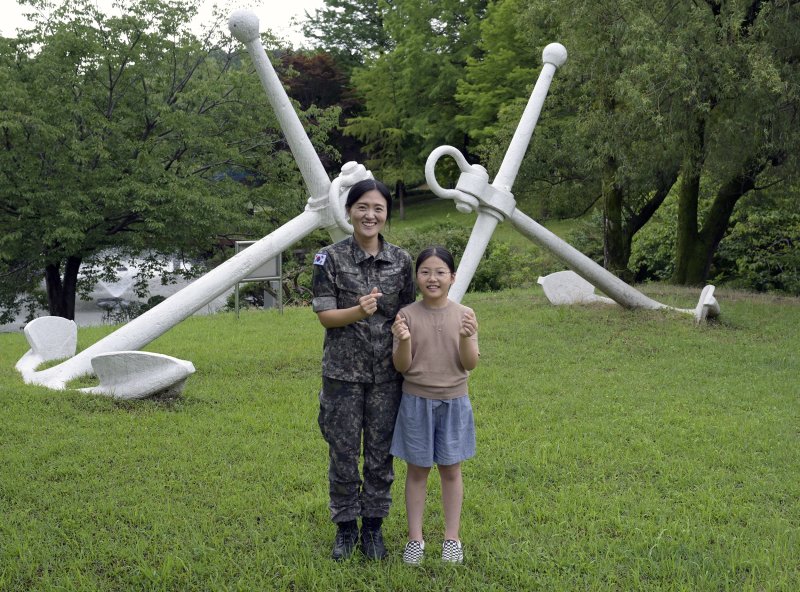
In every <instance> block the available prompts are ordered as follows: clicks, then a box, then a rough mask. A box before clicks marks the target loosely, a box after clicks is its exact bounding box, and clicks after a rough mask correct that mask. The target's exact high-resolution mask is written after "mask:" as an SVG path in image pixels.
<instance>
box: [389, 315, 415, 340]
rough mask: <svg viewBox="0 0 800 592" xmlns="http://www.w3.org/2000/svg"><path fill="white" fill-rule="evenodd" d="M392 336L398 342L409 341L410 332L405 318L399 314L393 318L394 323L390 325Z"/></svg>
mask: <svg viewBox="0 0 800 592" xmlns="http://www.w3.org/2000/svg"><path fill="white" fill-rule="evenodd" d="M392 335H394V336H395V337H397V339H399V340H400V341H407V340H408V339H411V331H409V330H408V323H407V322H406V319H405V317H404V316H403V315H401V314H400V313H399V312H398V313H397V316H396V317H395V318H394V323H392Z"/></svg>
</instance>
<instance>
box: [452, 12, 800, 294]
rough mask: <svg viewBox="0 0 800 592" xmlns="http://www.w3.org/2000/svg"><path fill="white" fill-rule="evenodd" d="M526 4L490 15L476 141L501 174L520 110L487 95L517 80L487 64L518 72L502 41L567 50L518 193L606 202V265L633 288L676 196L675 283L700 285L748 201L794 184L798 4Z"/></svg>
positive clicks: (479, 67) (469, 90)
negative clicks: (650, 234)
mask: <svg viewBox="0 0 800 592" xmlns="http://www.w3.org/2000/svg"><path fill="white" fill-rule="evenodd" d="M524 4H525V5H526V6H524V8H523V7H522V6H521V3H519V2H517V0H505V1H501V2H497V3H496V4H493V5H492V6H491V7H490V9H489V11H488V16H487V19H486V21H485V22H484V31H487V33H484V34H483V37H482V43H483V44H484V46H483V49H484V52H485V54H484V56H483V57H482V58H481V60H478V61H476V62H474V63H471V64H470V66H469V67H468V73H467V76H466V79H465V80H466V83H465V84H462V86H461V87H460V92H461V94H460V100H461V101H462V104H463V105H464V106H465V107H466V109H465V111H467V113H468V117H469V116H472V119H469V118H468V117H465V118H463V119H462V121H464V122H465V123H467V124H468V125H469V126H470V129H468V133H470V134H471V135H473V137H475V138H476V139H478V140H479V141H482V146H483V149H484V153H485V154H488V155H489V156H490V157H491V158H490V159H489V160H490V165H492V166H497V165H498V164H499V159H500V158H501V156H502V153H501V150H504V149H505V146H506V145H507V141H505V140H506V138H508V137H510V133H511V131H512V130H513V126H515V125H516V122H517V119H518V116H519V115H518V114H519V113H520V112H521V105H520V106H517V105H516V104H515V102H514V101H509V100H508V99H506V98H505V97H503V96H498V97H497V98H493V97H491V96H487V95H485V94H483V95H482V94H481V90H482V89H486V88H491V87H492V86H493V85H495V81H496V86H501V85H503V84H513V79H510V78H505V79H502V78H499V77H498V75H497V74H496V73H494V72H493V68H495V66H493V64H492V59H494V60H496V61H499V62H502V61H504V60H505V62H506V63H510V64H512V65H514V64H515V62H514V60H513V57H510V54H509V49H508V47H507V46H508V42H507V41H506V40H507V39H519V35H520V33H521V32H522V33H524V34H525V35H527V36H529V37H531V38H533V39H540V40H541V46H543V45H544V44H545V43H547V42H550V41H560V42H562V43H563V44H564V45H565V46H566V47H567V48H568V51H569V54H570V58H569V62H568V63H567V65H566V66H565V67H564V68H563V72H559V73H558V74H557V75H556V77H555V79H554V82H553V86H552V87H551V95H550V96H549V97H548V102H547V103H546V109H545V111H544V112H543V115H542V120H541V121H540V124H539V127H538V128H537V131H536V135H535V138H534V140H533V144H532V146H531V149H530V154H529V155H528V158H527V159H526V161H525V163H524V164H523V167H522V170H521V171H520V177H519V179H518V184H519V183H520V181H521V185H522V187H534V188H536V189H538V190H539V191H540V192H541V194H542V195H543V196H545V197H546V198H548V199H551V198H553V197H558V196H559V195H564V194H566V195H569V194H570V193H571V194H572V195H573V198H574V199H575V200H576V201H578V202H579V203H580V206H579V207H580V208H582V206H583V205H584V204H586V203H592V202H593V201H594V199H595V198H597V199H599V200H600V204H601V208H602V211H603V236H604V263H605V265H606V267H607V268H609V269H610V270H612V271H614V272H615V273H617V274H619V275H621V276H623V277H625V278H626V279H629V278H630V277H631V273H630V271H629V270H628V259H629V257H630V252H631V241H632V238H633V236H634V235H635V234H636V233H637V232H638V231H639V230H640V229H641V228H642V227H643V226H644V225H645V224H646V223H647V222H648V221H649V220H650V219H651V217H652V215H653V213H654V212H655V211H656V210H657V209H658V208H659V207H660V206H661V204H662V203H663V201H664V199H665V198H666V196H667V195H668V194H669V192H670V191H677V192H679V193H680V195H681V199H680V207H679V208H678V216H679V221H678V231H677V232H678V236H677V239H676V241H675V243H676V245H677V246H676V255H675V256H676V261H675V266H674V274H673V276H672V279H673V280H674V281H676V282H679V283H686V284H697V283H702V282H703V281H704V280H705V279H707V277H708V274H709V270H710V265H711V261H712V258H713V255H714V252H715V250H716V248H717V245H718V244H719V241H720V240H721V239H722V237H723V236H724V235H725V232H726V230H727V229H728V227H729V226H730V222H731V219H732V218H731V215H732V214H733V212H734V208H735V206H736V204H737V202H738V201H739V199H740V198H741V197H742V196H743V195H746V194H747V193H748V192H750V191H753V190H755V189H757V188H758V187H759V186H766V185H768V184H770V183H777V182H780V183H791V182H793V181H792V180H793V179H795V178H796V171H797V166H796V155H797V153H798V150H797V140H798V137H799V136H798V133H797V126H796V124H794V123H793V122H794V121H795V119H796V117H797V113H798V110H797V107H798V100H797V88H798V84H797V73H798V71H797V63H798V57H799V56H798V47H799V46H800V45H799V44H798V31H800V27H798V22H797V19H798V12H799V11H798V8H797V2H785V1H784V2H780V1H778V2H762V1H744V0H740V1H733V2H722V3H721V2H716V1H713V0H709V1H708V2H697V3H694V2H678V3H675V2H655V3H653V2H647V3H644V2H641V0H621V1H616V0H615V1H614V2H611V1H604V0H600V1H598V2H593V3H585V2H578V1H577V0H567V1H565V2H560V3H558V4H553V3H551V2H543V1H541V2H540V1H536V2H528V3H524ZM510 5H517V6H520V8H521V11H520V12H519V16H518V18H516V19H513V18H509V16H508V14H507V13H504V12H503V9H505V10H511V6H510ZM512 14H513V10H512ZM491 27H496V28H497V29H498V31H499V33H498V31H491V30H490V29H491ZM502 31H506V33H505V35H504V34H503V33H502ZM488 32H491V34H488ZM493 56H494V57H493ZM504 56H505V57H504ZM525 65H526V62H524V61H520V65H518V66H517V67H518V68H524V67H525ZM512 71H513V70H512ZM493 101H494V102H493ZM497 103H501V106H500V108H499V109H497V113H498V114H497V119H496V120H492V118H491V111H492V110H495V105H496V104H497ZM521 191H524V189H521ZM703 201H707V202H709V205H708V206H707V207H706V206H704V205H703V204H702V202H703ZM579 211H580V210H579Z"/></svg>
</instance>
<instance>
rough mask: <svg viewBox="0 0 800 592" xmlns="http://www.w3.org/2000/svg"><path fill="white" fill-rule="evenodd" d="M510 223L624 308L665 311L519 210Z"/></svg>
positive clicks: (660, 305) (662, 306) (515, 212)
mask: <svg viewBox="0 0 800 592" xmlns="http://www.w3.org/2000/svg"><path fill="white" fill-rule="evenodd" d="M510 220H511V224H512V225H513V226H514V228H516V229H517V230H518V231H519V232H521V233H522V234H524V235H525V236H527V237H528V238H530V239H531V240H532V241H533V242H535V243H536V244H538V245H539V246H541V247H543V248H544V249H546V250H547V251H549V252H551V253H552V254H553V255H555V256H556V257H558V258H559V259H560V260H561V261H563V262H564V263H566V264H567V266H569V267H570V269H572V270H573V271H574V272H575V273H577V274H578V275H579V276H581V277H582V278H583V279H585V280H586V281H587V282H589V283H590V284H592V285H594V286H595V287H596V288H599V289H600V290H602V291H603V292H604V293H605V294H606V295H608V296H609V297H611V298H612V299H613V300H614V301H616V302H617V303H619V304H621V305H622V306H624V307H625V308H645V309H660V308H666V306H665V305H663V304H661V303H659V302H656V301H655V300H652V299H650V298H648V297H647V296H645V295H644V294H642V293H641V292H639V291H638V290H636V289H634V288H632V287H631V286H629V285H628V284H626V283H625V282H623V281H622V280H621V279H619V278H618V277H617V276H615V275H614V274H613V273H611V272H610V271H608V270H607V269H605V268H604V267H602V266H600V265H598V264H597V263H595V262H594V261H592V260H591V259H590V258H589V257H587V256H586V255H584V254H583V253H581V252H580V251H578V250H577V249H576V248H574V247H572V246H571V245H569V244H568V243H566V242H564V241H563V240H561V239H560V238H559V237H557V236H556V235H555V234H553V233H552V232H550V231H549V230H547V229H546V228H545V227H544V226H542V225H540V224H537V223H536V222H535V221H534V220H532V219H531V218H529V217H528V216H526V215H525V214H523V213H522V212H520V211H519V210H515V211H514V213H513V214H512V216H511V218H510Z"/></svg>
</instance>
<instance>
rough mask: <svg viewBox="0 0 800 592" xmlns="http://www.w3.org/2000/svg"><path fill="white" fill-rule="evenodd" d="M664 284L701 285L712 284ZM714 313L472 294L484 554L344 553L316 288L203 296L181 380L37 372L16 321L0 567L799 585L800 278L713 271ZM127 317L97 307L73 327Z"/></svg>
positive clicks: (11, 585)
mask: <svg viewBox="0 0 800 592" xmlns="http://www.w3.org/2000/svg"><path fill="white" fill-rule="evenodd" d="M645 291H646V292H647V293H648V295H650V296H653V297H655V298H657V299H659V300H661V301H665V302H668V303H670V304H676V305H680V306H687V307H690V306H693V305H694V302H695V299H696V296H697V294H696V290H691V291H687V290H681V289H675V288H664V287H660V286H650V287H648V288H646V290H645ZM718 296H719V299H720V302H721V305H722V310H723V316H722V319H721V321H720V322H718V323H716V324H713V325H710V326H704V327H694V326H693V324H692V322H691V320H690V319H688V318H686V317H683V316H680V315H677V314H673V313H661V312H641V311H639V312H628V311H624V310H621V309H618V308H615V307H574V308H556V307H552V306H550V305H549V304H547V303H546V302H545V300H544V297H543V296H542V295H541V292H540V291H538V290H536V289H534V290H530V291H527V290H512V291H507V292H502V293H497V294H469V295H467V298H466V299H465V302H466V303H467V304H469V305H471V306H473V307H474V308H475V310H476V312H477V314H478V317H479V320H480V322H481V352H482V361H481V364H480V366H479V367H478V369H477V370H476V371H475V372H474V374H473V377H472V380H471V391H472V399H473V405H474V407H475V410H476V423H477V429H478V455H477V457H476V458H475V459H472V460H470V461H468V462H467V463H465V466H464V474H465V486H466V500H465V505H464V512H463V529H462V537H463V540H464V543H465V549H466V553H467V564H466V565H464V566H463V567H461V568H455V569H453V568H448V566H442V565H439V563H438V562H437V561H436V559H435V552H436V549H437V547H438V546H439V545H440V544H441V532H442V514H441V510H440V506H439V488H438V483H437V479H436V478H435V476H434V477H432V479H431V483H430V487H429V504H428V513H427V515H426V538H427V540H428V542H429V546H430V549H431V555H433V557H431V558H429V559H428V560H427V561H426V563H425V564H424V566H423V567H422V568H421V569H408V568H407V567H406V566H404V565H403V564H402V562H401V560H400V557H399V553H400V550H401V548H402V545H403V542H404V533H405V524H404V522H405V520H404V512H403V491H402V482H403V477H404V468H403V466H402V463H397V472H398V486H397V487H396V488H395V489H394V493H395V503H396V505H395V507H394V510H393V513H392V515H391V517H390V518H389V520H388V521H387V524H386V529H385V530H386V536H387V542H388V545H389V547H390V550H391V552H392V555H391V558H390V559H389V560H388V561H386V562H383V563H379V564H366V563H363V562H362V561H360V560H355V561H353V562H348V563H345V564H343V565H338V564H334V563H332V562H331V561H330V560H329V559H328V558H327V557H328V553H329V545H330V542H331V539H332V534H333V530H332V527H331V525H330V523H329V522H328V512H327V507H326V506H327V502H326V498H327V493H326V491H327V482H326V448H325V445H324V443H323V441H322V438H321V437H320V436H319V433H318V429H317V426H316V412H317V401H316V392H317V390H318V388H319V378H318V373H319V357H320V350H321V342H322V330H321V328H320V327H319V325H318V324H317V322H316V320H315V319H314V318H313V314H312V313H311V312H310V310H308V309H287V310H286V312H285V314H283V315H279V314H278V313H276V312H274V311H268V312H245V313H243V314H242V318H241V319H240V320H238V321H237V319H236V318H235V317H234V316H233V315H231V314H221V315H216V316H210V317H195V318H191V319H189V320H188V321H185V322H184V323H182V324H181V325H180V326H178V327H177V328H175V329H173V330H172V331H170V332H169V333H167V334H166V335H164V336H163V337H161V338H160V339H158V340H157V341H156V342H154V343H153V344H152V345H151V346H150V347H149V348H148V349H150V350H152V351H158V352H161V353H166V354H170V355H174V356H177V357H180V358H184V359H189V360H192V362H193V363H194V364H195V366H196V367H197V373H196V374H195V375H194V376H193V377H191V378H190V380H189V382H188V384H187V388H186V391H185V393H184V396H183V397H182V398H180V399H178V400H175V401H172V402H157V401H141V402H135V403H118V402H114V401H112V400H108V399H105V398H102V397H96V396H87V395H82V394H79V393H76V392H74V391H72V392H69V391H68V392H52V391H49V390H46V389H42V388H38V387H29V386H25V385H23V384H22V383H21V381H20V380H19V377H18V375H17V374H16V373H15V371H14V370H13V365H14V363H15V362H16V360H17V359H19V357H20V356H21V355H22V354H23V353H24V351H25V350H26V349H27V347H26V344H25V342H24V338H23V336H22V335H19V334H0V384H1V385H2V387H0V418H2V421H0V459H2V461H1V462H0V590H131V589H153V590H236V589H241V590H257V589H265V590H269V589H285V590H333V589H339V590H357V589H369V590H394V589H406V590H509V589H518V590H535V589H541V590H578V589H580V590H737V591H738V590H786V591H794V590H797V589H800V567H799V565H800V561H799V560H800V552H798V549H799V548H800V529H799V527H798V525H800V505H799V504H798V500H800V457H799V456H798V455H797V450H798V444H800V442H799V440H800V433H799V432H798V429H797V426H798V424H799V423H800V402H798V391H799V390H800V389H798V386H800V379H798V375H800V367H799V366H800V364H798V356H797V351H799V350H800V301H798V300H797V299H779V298H774V297H768V296H753V295H748V294H742V293H735V292H726V291H724V290H720V291H718ZM110 330H111V329H109V328H92V329H82V330H81V331H80V334H79V338H80V343H79V347H80V348H84V347H86V346H87V345H88V344H90V343H92V342H94V341H96V340H97V339H99V338H100V337H101V336H102V335H103V334H105V333H107V332H109V331H110Z"/></svg>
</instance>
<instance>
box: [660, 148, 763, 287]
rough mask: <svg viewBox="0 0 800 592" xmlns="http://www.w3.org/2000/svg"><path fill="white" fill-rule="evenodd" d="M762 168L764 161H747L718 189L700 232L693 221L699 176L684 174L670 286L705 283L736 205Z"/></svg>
mask: <svg viewBox="0 0 800 592" xmlns="http://www.w3.org/2000/svg"><path fill="white" fill-rule="evenodd" d="M765 166H766V163H765V162H760V163H758V162H751V163H749V164H748V165H747V167H746V168H745V170H744V171H742V172H741V173H740V174H738V175H736V176H735V177H733V178H732V179H730V180H728V181H727V182H726V183H724V184H723V185H722V186H721V187H720V188H719V190H718V191H717V195H716V197H715V198H714V202H713V203H712V204H711V208H710V209H709V211H708V213H707V214H706V217H705V221H704V223H703V228H702V230H698V222H697V203H698V199H699V194H700V175H699V174H694V175H692V174H686V176H685V177H684V179H683V181H682V183H681V191H680V197H679V209H678V236H677V244H676V248H675V270H674V272H673V275H672V281H673V282H674V283H677V284H683V285H685V286H701V285H703V284H705V283H706V282H707V281H708V276H709V273H710V271H711V263H712V261H713V260H714V253H716V251H717V247H718V246H719V243H720V241H721V240H722V239H723V237H724V236H725V233H726V232H727V230H728V227H729V226H730V223H731V216H732V215H733V210H734V208H735V207H736V203H737V202H738V201H739V200H740V199H741V198H742V197H743V196H744V195H745V194H746V193H748V192H749V191H751V190H752V189H753V188H754V187H755V182H756V177H757V176H758V174H759V173H760V172H761V171H762V170H763V169H764V168H765Z"/></svg>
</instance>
